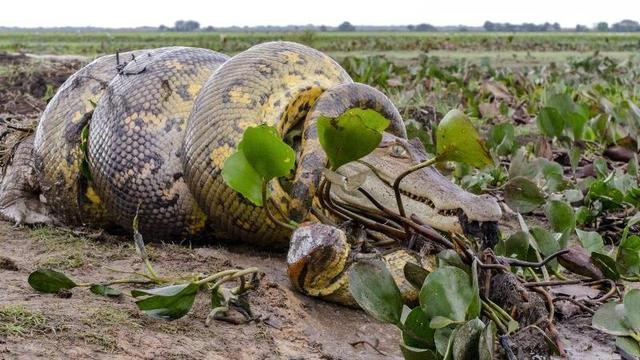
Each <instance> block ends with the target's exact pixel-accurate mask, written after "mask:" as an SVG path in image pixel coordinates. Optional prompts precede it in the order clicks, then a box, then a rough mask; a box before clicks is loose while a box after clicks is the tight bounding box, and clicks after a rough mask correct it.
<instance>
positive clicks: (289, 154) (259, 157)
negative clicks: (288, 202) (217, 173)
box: [222, 125, 296, 206]
mask: <svg viewBox="0 0 640 360" xmlns="http://www.w3.org/2000/svg"><path fill="white" fill-rule="evenodd" d="M295 159H296V155H295V152H294V151H293V149H292V148H291V147H290V146H289V145H287V144H286V143H285V142H284V141H282V139H281V138H280V137H279V136H278V133H277V131H276V129H275V128H273V127H271V126H268V125H259V126H256V127H250V128H247V129H246V130H245V132H244V134H243V136H242V140H241V141H240V143H239V144H238V149H237V150H236V152H235V153H233V154H232V155H231V156H230V157H229V158H228V159H227V160H226V161H225V162H224V165H223V167H222V179H223V180H224V182H225V183H226V184H227V185H229V187H231V188H232V189H234V190H235V191H237V192H239V193H241V194H242V195H243V196H244V197H246V198H247V199H249V201H251V202H252V203H254V204H255V205H257V206H262V184H263V183H264V182H266V181H269V180H271V179H273V178H274V177H280V176H286V175H288V174H289V173H291V171H292V170H293V168H294V167H295Z"/></svg>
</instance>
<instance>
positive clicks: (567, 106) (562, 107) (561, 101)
mask: <svg viewBox="0 0 640 360" xmlns="http://www.w3.org/2000/svg"><path fill="white" fill-rule="evenodd" d="M546 105H547V106H548V107H550V108H553V109H555V110H556V111H558V113H560V114H562V115H563V116H564V115H566V114H568V113H572V112H576V111H578V108H577V106H576V103H575V102H573V99H571V96H569V94H567V93H564V92H561V93H557V94H553V95H551V96H550V97H549V99H548V101H547V103H546Z"/></svg>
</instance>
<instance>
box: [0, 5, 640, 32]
mask: <svg viewBox="0 0 640 360" xmlns="http://www.w3.org/2000/svg"><path fill="white" fill-rule="evenodd" d="M0 8H1V10H0V26H20V27H38V26H43V27H55V26H96V27H136V26H158V25H161V24H164V25H173V23H174V22H175V20H178V19H184V20H196V21H198V22H200V25H201V26H208V25H212V26H219V27H224V26H232V25H238V26H245V25H248V26H253V25H304V24H315V25H322V24H324V25H331V26H336V25H338V24H339V23H341V22H342V21H345V20H348V21H350V22H351V23H353V24H355V25H405V24H418V23H423V22H424V23H430V24H433V25H458V24H462V25H471V26H481V25H482V24H483V23H484V22H485V21H486V20H490V21H493V22H511V23H523V22H533V23H543V22H547V21H548V22H551V23H553V22H559V23H560V24H561V25H562V26H563V27H574V26H575V25H576V24H583V25H588V26H591V25H593V24H595V23H597V22H599V21H607V22H609V23H613V22H617V21H620V20H623V19H626V18H631V19H633V20H640V0H599V1H594V0H582V1H580V0H524V1H523V0H435V1H434V0H383V1H377V0H367V1H354V0H318V1H302V0H200V1H198V0H172V1H166V0H156V1H143V0H126V1H125V0H88V1H73V0H41V1H35V0H3V1H2V4H1V6H0Z"/></svg>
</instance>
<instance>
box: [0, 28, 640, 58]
mask: <svg viewBox="0 0 640 360" xmlns="http://www.w3.org/2000/svg"><path fill="white" fill-rule="evenodd" d="M274 40H287V41H296V42H300V43H303V44H306V45H309V46H312V47H315V48H317V49H319V50H322V51H325V52H329V53H331V52H344V51H423V52H424V51H433V50H447V51H465V50H466V51H492V52H495V51H524V52H527V51H578V52H586V51H596V50H597V51H629V52H631V51H637V50H638V49H640V33H587V34H585V33H572V32H557V33H553V32H552V33H548V32H541V33H513V34H512V33H493V32H491V33H489V32H468V33H467V32H462V33H446V32H429V33H426V32H289V33H287V32H272V33H269V32H261V33H250V32H249V33H247V32H241V33H217V32H216V33H206V32H205V33H184V32H183V33H181V32H111V33H110V32H102V33H97V32H85V33H82V32H77V33H60V32H42V33H37V32H6V33H2V32H0V51H10V52H27V53H36V54H74V55H75V54H85V55H96V54H105V53H113V52H116V51H125V50H131V49H144V48H155V47H162V46H173V45H179V46H194V47H201V48H207V49H212V50H216V51H221V52H224V53H229V54H232V53H237V52H240V51H243V50H245V49H246V48H248V47H250V46H252V45H255V44H258V43H261V42H265V41H274Z"/></svg>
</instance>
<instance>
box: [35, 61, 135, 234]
mask: <svg viewBox="0 0 640 360" xmlns="http://www.w3.org/2000/svg"><path fill="white" fill-rule="evenodd" d="M145 52H146V51H145V50H141V51H134V52H127V53H122V54H120V55H119V60H120V64H124V63H125V62H128V61H131V59H132V58H134V57H137V56H141V55H142V54H144V53H145ZM117 74H118V62H117V60H116V55H107V56H102V57H100V58H98V59H96V60H94V61H93V62H91V63H89V64H88V65H86V66H85V67H83V68H82V69H80V70H79V71H78V72H76V73H75V74H73V75H72V76H71V77H70V78H69V79H67V81H65V83H64V84H62V86H61V87H60V89H58V92H57V93H56V95H55V96H54V97H53V98H52V99H51V101H50V102H49V104H48V105H47V107H46V109H45V110H44V112H43V114H42V117H41V118H40V122H39V123H38V127H37V129H36V132H35V138H34V145H33V152H34V156H35V163H36V168H37V170H38V171H37V174H38V181H39V183H40V187H41V189H42V192H43V195H44V196H45V198H46V199H47V203H48V204H49V207H50V208H51V210H52V211H53V212H54V215H55V216H56V217H57V218H58V219H59V220H60V221H62V222H64V223H66V224H69V225H84V224H90V225H93V226H102V225H104V224H105V222H106V213H105V211H104V208H103V207H102V205H101V204H100V199H99V198H98V196H97V195H96V193H95V191H94V189H93V188H92V186H91V183H90V181H89V179H87V178H86V177H85V176H83V174H82V173H81V172H80V171H79V169H80V164H81V162H82V161H83V158H84V153H83V152H82V150H81V149H80V142H81V132H82V130H83V129H84V127H85V126H87V124H88V123H89V120H90V119H91V115H92V114H93V110H94V108H95V105H96V104H97V103H98V101H99V100H100V98H101V97H102V94H104V92H105V90H106V88H107V86H108V85H109V82H110V81H111V79H113V77H115V76H116V75H117Z"/></svg>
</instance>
